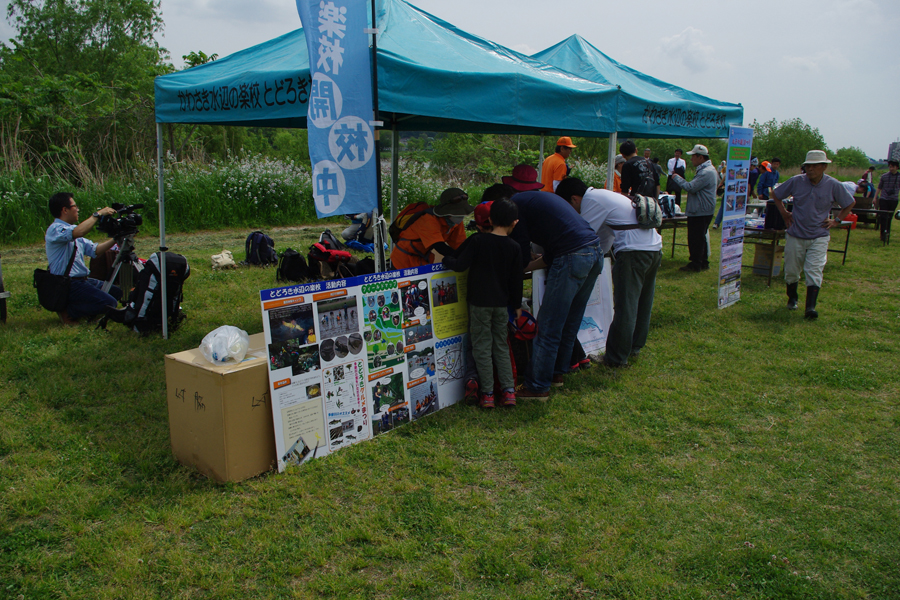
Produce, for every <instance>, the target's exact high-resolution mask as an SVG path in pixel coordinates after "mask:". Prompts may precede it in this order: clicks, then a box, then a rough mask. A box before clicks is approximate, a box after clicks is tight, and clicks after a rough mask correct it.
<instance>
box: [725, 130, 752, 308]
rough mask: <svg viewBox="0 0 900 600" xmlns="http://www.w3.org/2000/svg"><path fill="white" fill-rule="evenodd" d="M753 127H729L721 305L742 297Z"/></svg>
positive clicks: (729, 303) (730, 303)
mask: <svg viewBox="0 0 900 600" xmlns="http://www.w3.org/2000/svg"><path fill="white" fill-rule="evenodd" d="M752 149H753V129H751V128H749V127H734V126H732V127H731V128H730V129H729V134H728V153H727V159H726V165H725V196H724V198H723V200H722V201H723V202H724V203H725V211H724V213H723V215H722V249H721V253H720V254H719V308H725V307H726V306H731V305H732V304H734V303H735V302H737V301H738V300H740V299H741V264H742V262H743V258H744V223H745V215H746V214H747V198H749V197H750V192H751V190H750V189H749V178H750V157H751V150H752Z"/></svg>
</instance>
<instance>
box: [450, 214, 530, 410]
mask: <svg viewBox="0 0 900 600" xmlns="http://www.w3.org/2000/svg"><path fill="white" fill-rule="evenodd" d="M518 214H519V211H518V208H517V207H516V205H515V203H514V202H512V201H511V200H509V199H507V198H502V199H500V200H495V201H494V202H493V204H491V225H492V226H493V229H492V230H491V231H490V232H489V233H476V234H475V235H473V236H471V237H470V238H469V239H467V240H466V241H465V242H463V244H462V245H461V246H460V247H459V249H458V250H457V251H456V256H444V257H441V256H438V257H437V258H438V259H443V263H444V266H445V267H447V268H448V269H453V270H454V271H465V270H466V269H469V282H468V288H467V293H466V300H467V302H468V304H469V335H470V336H471V338H472V354H473V356H474V358H475V366H476V368H477V369H478V378H479V380H480V381H481V389H482V394H481V407H482V408H493V407H494V370H493V367H494V366H496V367H497V378H498V379H499V380H500V388H501V389H502V390H503V391H502V396H501V398H500V403H501V405H502V406H515V405H516V392H515V385H516V382H515V380H514V379H513V374H512V362H511V361H510V358H509V346H508V345H507V343H506V336H507V322H508V321H509V316H508V312H507V308H511V309H514V310H515V311H516V315H518V314H520V313H521V310H522V309H521V306H520V305H521V302H522V275H523V270H522V254H521V248H520V246H519V244H518V243H516V242H514V241H513V240H512V239H510V238H509V237H508V236H509V232H510V231H512V230H513V228H514V227H515V226H516V223H518V222H519V220H518Z"/></svg>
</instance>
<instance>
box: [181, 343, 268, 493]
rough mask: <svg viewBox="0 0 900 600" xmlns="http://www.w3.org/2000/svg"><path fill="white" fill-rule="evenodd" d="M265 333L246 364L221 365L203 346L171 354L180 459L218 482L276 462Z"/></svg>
mask: <svg viewBox="0 0 900 600" xmlns="http://www.w3.org/2000/svg"><path fill="white" fill-rule="evenodd" d="M266 366H267V357H266V350H265V339H264V336H263V334H262V333H258V334H255V335H251V336H250V348H249V350H248V351H247V356H246V357H245V358H244V360H243V361H242V362H241V363H233V362H231V363H228V364H226V365H223V366H216V365H213V364H212V363H210V362H209V361H208V360H206V359H205V358H204V357H203V354H202V353H201V352H200V350H199V348H195V349H193V350H186V351H184V352H178V353H177V354H168V355H166V399H167V401H168V404H169V434H170V437H171V440H172V452H173V453H174V454H175V458H176V459H178V461H179V462H180V463H181V464H183V465H186V466H193V467H195V468H196V469H197V470H198V471H200V472H201V473H203V474H204V475H206V476H207V477H210V478H212V479H215V480H216V481H220V482H225V481H242V480H244V479H247V478H248V477H253V476H254V475H259V474H260V473H263V472H265V471H268V470H269V469H271V468H272V467H273V465H274V464H275V432H274V430H273V427H272V407H271V406H270V400H271V399H270V397H269V371H268V369H267V368H266Z"/></svg>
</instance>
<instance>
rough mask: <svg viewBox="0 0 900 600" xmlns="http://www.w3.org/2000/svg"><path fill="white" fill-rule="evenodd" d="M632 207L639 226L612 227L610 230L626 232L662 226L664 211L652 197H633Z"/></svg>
mask: <svg viewBox="0 0 900 600" xmlns="http://www.w3.org/2000/svg"><path fill="white" fill-rule="evenodd" d="M631 205H632V206H633V207H634V214H635V217H637V225H610V226H609V227H610V229H615V230H616V231H624V230H626V229H658V228H659V227H660V226H662V220H663V211H662V208H660V206H659V202H657V201H656V200H655V199H653V198H652V197H650V196H640V195H638V196H632V197H631Z"/></svg>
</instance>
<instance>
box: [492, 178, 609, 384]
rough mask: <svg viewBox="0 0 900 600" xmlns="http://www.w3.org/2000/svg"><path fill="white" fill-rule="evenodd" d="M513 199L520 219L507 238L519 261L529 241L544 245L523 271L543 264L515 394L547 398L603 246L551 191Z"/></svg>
mask: <svg viewBox="0 0 900 600" xmlns="http://www.w3.org/2000/svg"><path fill="white" fill-rule="evenodd" d="M512 201H513V202H515V204H516V206H517V207H518V209H519V222H518V224H517V225H516V228H515V229H513V230H512V232H511V234H510V237H511V238H512V239H513V240H515V241H516V242H518V243H519V245H520V246H521V248H522V256H523V264H524V263H525V258H524V257H530V256H531V243H534V244H536V245H538V246H540V247H541V248H542V249H543V254H542V255H540V256H538V257H536V258H534V259H532V260H531V262H529V263H528V266H527V267H526V268H525V270H526V271H531V270H534V269H543V268H546V269H547V283H546V286H545V288H544V295H543V301H542V303H541V309H540V312H539V313H538V329H537V337H535V339H534V348H533V352H532V355H531V369H530V372H529V374H528V375H527V377H526V378H525V389H524V390H522V391H521V392H519V393H517V394H516V395H517V396H518V397H519V398H522V399H529V398H536V399H539V400H546V399H547V397H548V396H549V395H550V394H549V392H550V386H551V385H556V386H559V385H562V375H563V374H564V373H568V372H569V370H570V367H571V364H572V362H571V358H572V347H573V346H574V345H575V338H576V337H577V335H578V330H579V329H580V328H581V319H582V318H583V317H584V309H585V307H586V306H587V303H588V300H589V299H590V297H591V292H592V291H593V290H594V283H595V282H596V281H597V276H598V275H600V269H602V268H603V251H602V250H601V249H600V239H599V238H598V237H597V234H596V232H594V230H593V229H591V227H590V225H588V224H587V222H586V221H585V220H584V219H582V218H581V215H579V214H578V212H577V211H576V210H575V209H574V208H572V205H571V204H569V203H568V202H566V201H565V200H563V199H562V198H560V197H559V196H557V195H556V194H551V193H548V192H522V193H520V194H516V195H515V196H513V197H512Z"/></svg>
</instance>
